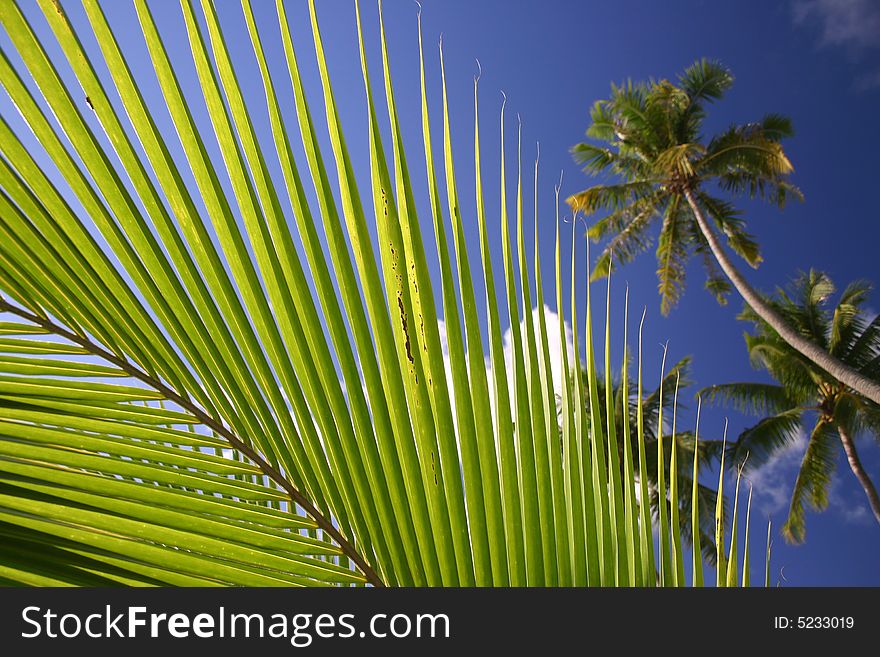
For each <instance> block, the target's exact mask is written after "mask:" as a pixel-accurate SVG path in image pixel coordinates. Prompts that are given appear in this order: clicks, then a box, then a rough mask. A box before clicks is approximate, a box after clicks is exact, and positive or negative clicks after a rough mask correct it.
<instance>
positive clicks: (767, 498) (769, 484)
mask: <svg viewBox="0 0 880 657" xmlns="http://www.w3.org/2000/svg"><path fill="white" fill-rule="evenodd" d="M806 449H807V435H806V434H805V433H803V432H801V433H799V434H798V437H797V439H796V440H794V441H793V442H792V443H790V444H789V445H787V446H785V447H784V448H782V449H781V450H779V451H778V452H776V454H775V455H774V456H773V458H771V459H770V460H768V461H767V462H766V463H765V464H764V465H762V466H760V467H758V468H755V469H754V470H752V471H750V472H749V473H748V475H747V478H748V480H749V481H750V482H751V483H752V484H753V487H754V488H753V491H754V493H753V497H752V503H753V504H754V505H755V506H756V507H757V508H759V509H761V510H762V511H763V512H764V513H766V514H769V513H777V512H779V511H782V510H783V509H787V508H788V505H789V502H790V501H791V491H792V488H793V486H794V481H795V478H796V477H797V473H798V470H799V469H800V465H801V460H802V459H803V458H804V452H805V451H806ZM744 476H745V475H744Z"/></svg>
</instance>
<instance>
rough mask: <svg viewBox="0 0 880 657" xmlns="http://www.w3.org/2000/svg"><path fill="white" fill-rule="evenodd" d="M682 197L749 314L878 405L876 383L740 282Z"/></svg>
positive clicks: (693, 202) (879, 385)
mask: <svg viewBox="0 0 880 657" xmlns="http://www.w3.org/2000/svg"><path fill="white" fill-rule="evenodd" d="M684 195H685V198H686V199H687V202H688V204H689V205H690V206H691V210H692V211H693V213H694V217H695V218H696V220H697V224H698V225H699V227H700V230H701V231H702V233H703V235H704V236H705V238H706V241H707V242H708V243H709V248H710V249H712V254H713V255H714V256H715V259H716V260H717V261H718V264H719V265H721V269H722V270H723V271H724V273H725V274H726V275H727V278H729V279H730V282H731V283H733V286H734V287H735V288H736V290H737V292H739V294H740V296H741V297H742V298H743V299H744V300H745V302H746V303H747V304H749V306H751V308H752V310H754V311H755V313H757V315H758V316H759V317H760V318H761V319H763V320H764V321H765V322H767V324H769V325H770V326H771V327H772V328H773V330H774V331H776V332H777V333H778V334H779V335H780V337H781V338H782V339H783V340H785V341H786V342H787V343H788V344H789V345H791V346H792V348H794V349H796V350H797V351H799V352H800V353H801V354H803V355H804V356H806V357H807V358H808V359H810V360H811V361H812V362H813V363H815V364H816V365H817V366H818V367H821V368H822V369H823V370H825V371H826V372H828V374H830V375H831V376H833V377H834V378H835V379H837V380H838V381H840V382H841V383H844V384H845V385H847V386H849V387H850V388H852V389H853V390H855V391H856V392H858V393H860V394H862V395H864V396H865V397H867V398H868V399H870V400H871V401H873V402H874V403H876V404H880V383H877V382H876V381H872V380H871V379H869V378H868V377H866V376H864V375H863V374H860V373H859V372H857V371H856V370H854V369H852V368H851V367H849V366H847V365H845V364H843V363H841V362H840V361H839V360H837V359H836V358H835V357H834V356H832V355H831V354H829V353H828V352H827V351H825V350H824V349H822V348H821V347H820V346H819V345H817V344H815V343H814V342H812V341H810V340H807V339H806V338H805V337H803V336H802V335H800V334H799V333H798V332H797V331H795V330H794V329H793V328H791V326H789V324H788V322H786V321H785V319H784V318H783V317H782V315H780V314H779V313H778V312H776V310H774V309H773V307H772V306H771V305H770V304H769V303H767V301H765V300H764V298H763V297H762V296H761V295H760V294H759V293H758V292H757V291H756V290H755V289H754V288H753V287H752V286H751V285H749V282H748V281H746V279H745V278H743V276H742V274H740V273H739V271H738V270H737V268H736V267H735V266H734V265H733V263H732V262H731V261H730V258H728V257H727V253H726V252H725V251H724V247H722V246H721V243H720V242H719V241H718V237H717V236H716V235H715V231H714V230H712V227H711V226H710V225H709V222H708V221H707V220H706V217H705V216H704V215H703V212H702V210H700V207H699V206H698V205H697V201H696V199H695V198H694V195H693V192H692V191H691V190H689V189H687V190H685V192H684Z"/></svg>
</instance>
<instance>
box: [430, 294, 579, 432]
mask: <svg viewBox="0 0 880 657" xmlns="http://www.w3.org/2000/svg"><path fill="white" fill-rule="evenodd" d="M540 312H541V311H540V310H539V309H538V308H533V309H532V322H533V325H534V326H535V328H536V330H537V327H538V320H539V318H540ZM544 322H545V324H546V327H547V347H548V352H549V357H550V372H551V376H552V377H553V389H554V393H555V394H556V395H559V396H561V395H562V354H563V351H562V349H563V344H562V340H561V336H560V334H559V315H558V314H557V313H556V312H555V311H554V310H552V309H551V308H550V307H549V306H547V305H545V306H544ZM438 328H439V329H440V343H441V346H442V348H443V357H444V360H445V366H446V379H447V381H449V382H450V387H451V385H452V383H451V379H450V377H451V369H450V363H449V347H448V343H447V337H446V335H447V334H446V323H445V322H444V321H443V320H440V321H439V322H438ZM520 330H521V331H524V330H525V319H523V320H522V321H521V322H520ZM564 332H565V346H564V348H565V350H566V353H567V354H568V365H569V367H572V365H573V364H574V363H575V362H576V360H575V359H576V356H575V352H574V345H573V342H572V332H571V325H570V324H569V323H568V320H565V323H564ZM502 344H503V347H504V364H505V368H506V370H507V372H506V373H507V379H508V390H510V391H511V397H510V401H511V404H513V402H514V398H513V390H514V381H513V373H514V372H513V355H514V354H513V333H512V332H511V330H510V328H508V329H507V330H506V331H505V332H504V335H503V336H502ZM484 360H485V363H486V374H487V375H488V377H489V385H490V390H491V386H492V364H491V360H490V359H489V358H488V357H486V358H484ZM489 398H490V404H491V405H492V414H493V415H494V414H495V400H494V395H492V394H490V395H489ZM453 404H454V400H453ZM453 409H454V406H453Z"/></svg>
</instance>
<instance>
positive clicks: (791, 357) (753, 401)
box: [704, 270, 880, 543]
mask: <svg viewBox="0 0 880 657" xmlns="http://www.w3.org/2000/svg"><path fill="white" fill-rule="evenodd" d="M869 290H870V285H869V284H867V283H865V282H863V281H858V282H855V283H851V284H850V285H848V286H847V288H846V289H845V290H844V291H843V292H842V293H841V295H840V298H839V299H838V301H837V303H836V304H835V305H834V307H833V309H832V308H830V307H829V299H830V297H831V295H832V294H833V292H834V285H833V284H832V282H831V279H829V278H828V276H827V275H826V274H824V273H822V272H817V271H815V270H811V271H810V272H809V273H808V274H802V275H801V276H800V277H799V278H798V279H797V281H796V283H795V285H794V286H793V288H792V291H791V293H786V292H785V291H783V290H779V291H778V292H777V294H776V297H775V298H774V299H772V300H771V301H770V303H772V304H773V306H774V308H775V309H776V311H777V312H778V313H779V314H781V315H782V316H783V317H785V319H786V321H787V322H789V323H790V324H791V325H792V326H794V327H796V329H797V330H798V331H799V332H800V333H801V334H802V335H804V336H805V337H807V338H808V339H810V340H812V341H814V342H815V343H816V344H819V345H822V347H823V348H824V349H827V350H828V352H829V353H831V354H833V355H834V356H835V357H836V358H839V359H840V360H841V361H842V362H844V363H846V364H847V365H849V366H850V367H851V368H853V369H854V370H856V371H859V372H861V373H862V374H864V375H865V376H867V377H870V378H872V379H874V380H880V317H874V318H873V319H871V318H869V317H867V316H866V314H865V311H864V309H863V305H864V304H865V303H866V301H867V299H868V292H869ZM740 317H741V318H742V319H744V320H746V321H748V322H751V323H752V324H753V325H754V327H755V333H754V334H747V335H746V344H747V346H748V350H749V357H750V358H751V361H752V363H753V364H755V366H757V367H760V368H762V369H764V370H766V371H767V372H768V373H769V374H770V376H772V377H773V378H774V379H775V380H776V382H777V383H775V384H765V383H730V384H725V385H717V386H713V387H711V388H708V389H707V390H706V391H704V394H705V395H706V397H707V399H716V400H719V401H722V402H725V403H729V404H732V405H734V406H736V407H737V408H738V409H740V410H742V411H744V412H750V413H754V414H758V415H764V416H766V417H764V418H763V419H762V420H761V421H760V422H758V424H756V425H755V426H753V427H750V428H749V429H746V430H745V431H744V432H743V433H742V435H740V437H739V438H738V439H737V441H736V443H734V444H733V445H731V456H732V458H733V461H734V462H735V463H742V462H743V461H746V460H747V463H746V468H747V469H749V468H755V467H759V466H760V465H761V464H763V463H765V462H767V460H769V459H772V458H773V456H774V455H775V454H776V453H777V452H778V451H779V450H781V449H783V448H785V447H786V446H787V445H791V444H792V443H793V442H795V441H796V440H798V439H799V437H800V436H801V435H803V433H806V432H808V436H809V438H808V440H807V446H806V451H805V452H804V456H803V459H802V461H801V466H800V471H799V472H798V476H797V479H796V481H795V484H794V489H793V491H792V495H791V507H790V510H789V514H788V521H787V522H786V524H785V527H784V528H783V532H784V534H785V536H786V537H787V538H788V539H789V540H791V541H794V542H797V543H800V542H802V541H803V540H804V536H805V532H806V526H805V524H806V522H805V521H806V518H805V508H806V507H807V506H810V507H812V508H814V509H818V510H821V509H824V508H825V507H827V505H828V487H829V485H830V483H831V479H832V477H833V475H834V470H835V466H836V463H837V457H838V454H839V451H838V446H840V447H843V451H844V453H845V454H846V458H847V461H848V462H849V465H850V468H851V469H852V471H853V474H854V475H855V476H856V478H857V479H858V481H859V484H860V485H861V486H862V488H863V489H864V491H865V495H866V496H867V498H868V503H869V504H870V506H871V510H872V511H873V513H874V516H875V517H876V518H877V521H878V522H880V498H878V496H877V489H876V488H875V486H874V483H873V482H872V481H871V478H870V476H869V475H868V473H867V472H866V471H865V468H864V467H863V465H862V462H861V459H859V454H858V451H857V449H856V443H855V440H856V438H857V437H858V436H860V435H864V434H872V435H873V436H874V438H875V439H877V440H880V406H878V405H877V404H875V403H874V402H873V401H871V400H870V399H866V398H865V397H864V396H862V395H859V394H857V393H855V392H853V390H852V389H851V388H849V387H848V386H845V385H843V384H842V383H841V382H840V381H838V380H836V379H835V378H834V377H832V376H830V375H829V374H828V373H827V372H825V371H824V370H822V369H821V368H819V367H816V365H815V364H814V363H812V362H811V361H810V360H808V359H807V358H805V357H804V356H803V355H802V354H800V353H798V352H797V351H795V350H794V349H792V348H791V346H790V345H789V344H788V343H787V342H786V341H785V340H783V339H782V338H780V337H779V334H778V333H776V331H774V330H773V328H772V327H771V326H770V325H769V324H767V323H766V322H764V321H763V320H762V319H761V318H760V317H759V316H758V315H757V314H756V313H755V312H754V311H752V310H751V309H750V308H746V309H745V310H744V311H743V313H742V314H741V316H740Z"/></svg>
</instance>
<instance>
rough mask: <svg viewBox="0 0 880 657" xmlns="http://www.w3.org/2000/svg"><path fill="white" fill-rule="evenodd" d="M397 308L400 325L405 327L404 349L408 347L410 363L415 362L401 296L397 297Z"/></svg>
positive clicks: (407, 352) (407, 353)
mask: <svg viewBox="0 0 880 657" xmlns="http://www.w3.org/2000/svg"><path fill="white" fill-rule="evenodd" d="M397 308H398V310H400V325H401V326H402V327H403V335H404V337H405V338H406V342H405V343H404V347H406V357H407V359H408V360H409V362H410V363H413V362H415V361H414V360H413V356H412V347H411V346H410V342H409V330H408V328H407V322H406V310H405V309H404V307H403V299H401V298H400V297H399V296H398V297H397Z"/></svg>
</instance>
